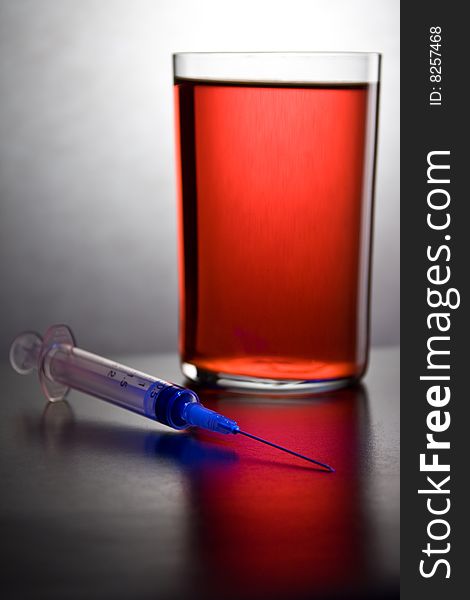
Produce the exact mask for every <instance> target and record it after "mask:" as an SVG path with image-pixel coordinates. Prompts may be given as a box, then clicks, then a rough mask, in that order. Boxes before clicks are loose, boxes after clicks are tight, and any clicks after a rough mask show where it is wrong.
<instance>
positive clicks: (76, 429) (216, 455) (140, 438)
mask: <svg viewBox="0 0 470 600" xmlns="http://www.w3.org/2000/svg"><path fill="white" fill-rule="evenodd" d="M22 430H23V432H24V433H25V434H26V436H27V438H28V440H29V441H30V442H33V443H36V444H39V445H41V447H42V448H43V449H44V451H45V452H46V453H47V454H48V455H62V454H66V453H67V452H77V451H78V452H83V453H113V455H125V456H128V457H129V456H138V457H144V458H148V459H150V460H155V459H156V458H160V459H165V460H170V461H171V462H173V463H176V464H177V465H178V466H180V467H183V468H189V469H193V468H198V467H210V466H211V465H213V466H218V465H221V464H222V465H225V464H230V463H234V462H236V461H237V460H238V456H237V454H236V453H235V452H233V451H231V450H229V449H226V448H221V447H219V446H213V445H211V444H208V443H203V442H201V441H199V440H197V439H195V438H194V437H193V436H192V435H188V434H187V433H185V432H171V431H169V432H168V433H167V432H161V431H152V430H148V429H138V428H136V427H126V426H122V425H108V424H104V423H102V422H92V421H83V420H81V419H76V418H75V415H74V412H73V409H72V407H71V406H70V404H69V403H68V402H67V401H66V400H64V401H61V402H56V403H49V402H48V403H47V404H46V405H45V407H44V410H43V412H42V414H41V416H40V417H39V418H33V417H31V416H29V415H28V416H26V415H25V416H23V418H22Z"/></svg>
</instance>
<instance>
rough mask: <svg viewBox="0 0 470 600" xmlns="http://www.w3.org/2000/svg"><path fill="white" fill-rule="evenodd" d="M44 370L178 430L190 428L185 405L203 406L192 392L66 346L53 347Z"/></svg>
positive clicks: (76, 388) (71, 385) (72, 384)
mask: <svg viewBox="0 0 470 600" xmlns="http://www.w3.org/2000/svg"><path fill="white" fill-rule="evenodd" d="M41 368H42V370H43V373H44V375H45V376H46V377H47V378H48V379H50V380H51V381H56V382H59V383H61V384H63V385H65V386H68V387H70V388H73V389H75V390H79V391H81V392H84V393H86V394H90V395H92V396H96V397H98V398H101V399H102V400H105V401H107V402H111V403H112V404H115V405H117V406H120V407H122V408H126V409H127V410H131V411H133V412H135V413H137V414H140V415H143V416H145V417H148V418H150V419H153V420H155V421H159V422H160V423H163V424H165V425H169V426H170V427H173V428H174V429H184V428H185V427H187V426H188V423H186V422H185V421H184V420H183V419H182V418H181V415H182V414H183V413H184V410H183V408H184V405H186V404H188V403H193V402H199V399H198V397H197V396H196V394H194V393H193V392H191V390H187V389H185V388H182V387H180V386H177V385H174V384H172V383H168V382H166V381H163V380H161V379H157V378H156V377H153V376H152V375H147V374H146V373H142V372H141V371H136V370H134V369H130V368H129V367H126V366H125V365H121V364H119V363H116V362H113V361H111V360H108V359H106V358H103V357H101V356H98V355H96V354H92V353H91V352H86V351H85V350H81V349H80V348H76V347H74V346H69V345H66V344H63V345H62V344H59V345H56V346H53V347H52V348H51V349H50V350H49V351H48V352H47V354H46V355H45V356H44V358H43V364H42V365H41Z"/></svg>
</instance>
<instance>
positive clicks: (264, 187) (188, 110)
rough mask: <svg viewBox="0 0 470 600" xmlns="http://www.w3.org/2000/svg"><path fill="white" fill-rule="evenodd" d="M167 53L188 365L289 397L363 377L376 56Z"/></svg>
mask: <svg viewBox="0 0 470 600" xmlns="http://www.w3.org/2000/svg"><path fill="white" fill-rule="evenodd" d="M173 59H174V77H175V80H174V90H175V114H176V146H177V174H178V176H177V179H178V195H179V256H180V263H179V275H180V277H179V285H180V356H181V363H182V370H183V373H184V374H185V375H186V376H187V377H188V378H189V379H192V380H194V381H197V382H210V383H213V384H218V385H223V386H235V387H236V386H240V387H253V388H257V387H259V388H268V389H285V390H308V389H310V388H332V387H337V386H341V385H344V384H347V383H350V382H351V381H353V380H356V379H359V378H360V377H361V376H362V375H363V374H364V372H365V369H366V365H367V356H368V337H369V336H368V332H369V288H370V284H369V280H370V260H371V258H370V257H371V225H372V205H373V191H374V163H375V141H376V123H377V106H378V91H379V72H380V55H379V54H376V53H336V52H335V53H317V52H308V53H306V52H302V53H278V52H273V53H181V54H175V55H174V57H173Z"/></svg>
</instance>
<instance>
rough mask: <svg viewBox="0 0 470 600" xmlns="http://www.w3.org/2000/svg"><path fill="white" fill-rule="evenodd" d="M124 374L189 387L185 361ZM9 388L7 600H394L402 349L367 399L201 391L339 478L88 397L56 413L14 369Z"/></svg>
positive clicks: (383, 351) (5, 435) (144, 364)
mask: <svg viewBox="0 0 470 600" xmlns="http://www.w3.org/2000/svg"><path fill="white" fill-rule="evenodd" d="M113 358H120V359H121V360H122V359H123V357H113ZM123 362H126V363H127V364H129V365H131V366H134V367H136V368H138V369H140V370H142V371H146V372H150V373H154V374H156V375H158V376H159V377H162V378H165V379H169V380H173V381H176V382H181V381H182V378H181V375H180V374H179V369H178V360H177V357H176V356H175V355H155V356H149V355H148V356H131V357H124V360H123ZM0 376H1V381H2V394H3V399H2V402H1V405H0V410H1V418H0V438H1V492H0V494H1V504H0V506H1V513H0V515H1V522H2V546H3V551H2V587H3V592H2V598H21V599H22V598H25V599H27V598H47V599H49V598H52V599H55V598H60V599H64V598H106V599H107V598H112V599H116V600H119V599H127V598H129V599H132V600H134V599H135V600H139V599H141V598H142V599H147V598H149V599H150V598H152V599H154V598H155V599H162V600H165V599H167V598H168V599H170V598H175V599H176V598H201V599H202V598H203V599H206V598H207V599H212V598H220V599H221V600H223V599H232V598H237V599H243V598H273V599H276V598H306V599H307V598H392V597H396V596H397V595H398V576H399V354H398V349H396V348H377V349H373V351H372V354H371V362H370V367H369V371H368V374H367V377H366V379H365V380H364V384H363V385H362V386H359V387H355V388H347V389H343V390H339V391H335V392H330V393H325V394H322V395H317V396H311V397H302V398H283V397H280V396H274V395H252V394H251V395H250V394H249V393H247V392H243V394H234V393H230V392H227V391H214V390H212V391H211V390H199V394H200V396H201V399H202V401H203V402H204V403H205V404H206V405H207V406H209V407H210V408H214V409H216V410H218V411H220V412H223V413H224V414H226V415H227V416H229V417H232V418H234V419H236V420H237V421H238V422H239V424H240V426H243V427H244V428H245V429H246V430H247V431H251V432H253V433H256V434H258V435H260V436H264V437H266V438H268V439H271V440H273V441H276V442H278V443H280V444H284V445H286V446H288V447H291V448H293V449H295V450H298V451H299V452H305V453H306V454H308V455H311V456H313V457H317V458H319V459H320V460H324V461H326V462H328V463H329V464H331V465H333V466H334V467H335V468H336V469H337V472H336V473H334V474H328V473H324V472H321V471H320V470H316V469H315V468H312V467H313V466H311V465H309V463H306V462H302V461H301V460H298V459H296V458H294V457H291V456H289V455H287V454H282V453H280V452H278V451H276V450H274V449H272V448H269V447H267V446H262V445H260V444H257V443H256V442H253V441H251V440H248V439H244V438H242V437H241V436H230V437H225V436H220V435H217V434H209V433H205V432H197V433H194V432H193V433H190V434H188V433H180V432H173V431H172V430H169V429H167V428H165V427H164V426H160V425H159V424H156V423H153V422H152V421H149V420H146V419H144V418H142V417H139V416H137V415H133V414H132V413H129V412H126V411H123V410H121V409H119V408H116V407H114V406H111V405H108V404H106V403H104V402H100V401H98V400H96V399H93V398H90V397H87V396H84V395H82V394H79V393H78V392H71V393H70V395H69V399H68V401H67V402H59V403H56V404H47V403H46V401H45V400H44V399H43V397H42V395H41V392H40V389H39V386H38V382H37V379H36V378H35V377H21V376H20V375H17V374H16V373H14V372H13V371H12V370H11V369H10V367H9V365H8V364H3V365H2V366H1V367H0Z"/></svg>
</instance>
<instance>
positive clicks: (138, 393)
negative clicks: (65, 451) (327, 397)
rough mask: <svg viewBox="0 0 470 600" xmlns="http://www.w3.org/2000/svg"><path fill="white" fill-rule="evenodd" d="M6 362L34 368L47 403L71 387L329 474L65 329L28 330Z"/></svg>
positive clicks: (20, 368)
mask: <svg viewBox="0 0 470 600" xmlns="http://www.w3.org/2000/svg"><path fill="white" fill-rule="evenodd" d="M10 363H11V365H12V367H13V368H14V369H15V371H17V372H18V373H20V374H21V375H27V374H29V373H31V372H32V371H33V370H34V369H37V370H38V374H39V381H40V383H41V387H42V390H43V392H44V394H45V396H46V398H47V399H48V400H49V401H51V402H56V401H58V400H63V399H64V398H65V396H66V395H67V392H68V391H69V389H70V388H72V389H75V390H79V391H80V392H84V393H85V394H90V395H91V396H95V397H96V398H100V399H101V400H106V401H107V402H111V403H112V404H115V405H117V406H120V407H121V408H126V409H127V410H131V411H133V412H135V413H137V414H139V415H142V416H144V417H148V418H149V419H153V420H154V421H158V422H159V423H163V424H164V425H168V426H169V427H172V428H173V429H186V428H187V427H191V426H196V427H201V428H203V429H207V430H209V431H216V432H218V433H224V434H228V433H231V434H241V435H244V436H246V437H249V438H251V439H254V440H257V441H259V442H262V443H263V444H267V445H269V446H272V447H274V448H277V449H279V450H282V451H283V452H287V453H289V454H292V455H294V456H297V457H299V458H302V459H304V460H307V461H309V462H311V463H314V464H316V465H318V466H320V467H323V468H324V469H326V470H327V471H331V472H333V471H334V469H333V468H332V467H330V466H329V465H327V464H325V463H322V462H319V461H318V460H314V459H313V458H309V457H307V456H304V455H303V454H299V453H298V452H295V451H293V450H289V449H288V448H284V447H283V446H279V445H278V444H274V443H273V442H268V441H267V440H264V439H262V438H260V437H258V436H256V435H253V434H251V433H247V432H246V431H242V430H241V429H240V428H239V426H238V425H237V423H236V422H235V421H233V420H232V419H229V418H227V417H225V416H223V415H221V414H219V413H217V412H215V411H213V410H210V409H208V408H205V407H204V406H203V405H202V404H201V402H200V401H199V398H198V397H197V395H196V394H195V393H194V392H193V391H191V390H189V389H187V388H183V387H181V386H179V385H175V384H173V383H168V382H167V381H163V380H162V379H158V378H156V377H153V376H152V375H147V374H146V373H142V372H140V371H136V370H135V369H132V368H130V367H127V366H125V365H121V364H119V363H116V362H114V361H111V360H108V359H107V358H104V357H102V356H98V355H97V354H92V353H91V352H86V351H85V350H81V349H80V348H77V347H76V344H75V339H74V336H73V334H72V331H71V330H70V329H69V327H67V326H66V325H52V326H51V327H49V329H48V330H47V331H46V334H45V335H44V338H42V337H41V336H40V335H39V334H37V333H34V332H25V333H21V334H20V335H18V336H17V337H16V338H15V340H14V341H13V343H12V345H11V348H10Z"/></svg>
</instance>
